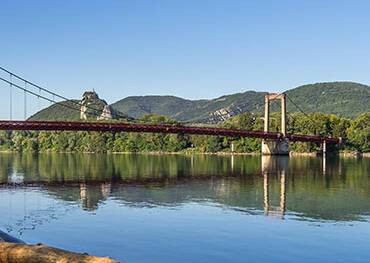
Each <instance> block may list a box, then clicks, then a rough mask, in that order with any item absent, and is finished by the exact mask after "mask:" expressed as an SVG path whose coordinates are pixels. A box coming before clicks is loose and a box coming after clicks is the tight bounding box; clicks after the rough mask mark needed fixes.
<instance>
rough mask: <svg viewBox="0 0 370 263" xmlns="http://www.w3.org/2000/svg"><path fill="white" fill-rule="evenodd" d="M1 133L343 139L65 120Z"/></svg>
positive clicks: (12, 125)
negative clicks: (127, 133) (113, 133)
mask: <svg viewBox="0 0 370 263" xmlns="http://www.w3.org/2000/svg"><path fill="white" fill-rule="evenodd" d="M0 130H29V131H100V132H147V133H174V134H197V135H217V136H226V137H250V138H260V139H271V140H282V139H285V138H286V139H288V140H289V141H300V142H316V143H322V142H324V141H325V142H326V143H336V144H337V143H340V141H341V140H340V139H338V138H331V137H321V136H310V135H295V134H287V135H286V136H285V137H284V136H283V135H282V134H281V133H276V132H263V131H246V130H238V129H224V128H212V127H194V126H193V127H192V126H182V125H164V124H160V125H152V124H137V123H118V122H77V121H76V122H74V121H73V122H66V121H0Z"/></svg>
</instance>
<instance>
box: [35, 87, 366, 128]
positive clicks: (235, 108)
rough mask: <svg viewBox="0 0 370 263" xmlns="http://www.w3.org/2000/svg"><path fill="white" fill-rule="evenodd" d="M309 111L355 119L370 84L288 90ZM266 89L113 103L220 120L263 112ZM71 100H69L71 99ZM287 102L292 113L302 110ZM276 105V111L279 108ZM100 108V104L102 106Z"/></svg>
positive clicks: (42, 115) (53, 110)
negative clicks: (199, 97) (198, 97)
mask: <svg viewBox="0 0 370 263" xmlns="http://www.w3.org/2000/svg"><path fill="white" fill-rule="evenodd" d="M286 93H287V95H288V96H289V98H291V99H292V101H293V102H294V103H295V104H297V105H298V106H299V107H300V108H301V109H303V110H304V111H305V112H307V113H312V112H321V113H326V114H336V115H338V116H343V117H348V118H354V117H356V116H358V115H359V114H361V113H364V112H370V87H369V86H366V85H362V84H358V83H353V82H326V83H317V84H309V85H304V86H300V87H297V88H295V89H292V90H288V91H286ZM264 95H265V92H255V91H246V92H244V93H236V94H231V95H225V96H222V97H219V98H216V99H210V100H186V99H182V98H179V97H175V96H136V97H127V98H124V99H122V100H119V101H117V102H115V103H113V104H112V105H111V107H112V109H113V110H115V111H119V112H122V113H124V114H127V115H128V116H131V117H134V118H141V117H142V116H144V115H145V114H158V115H164V116H167V117H170V118H173V119H175V120H177V121H180V122H194V123H220V122H222V121H225V120H227V119H229V118H231V117H233V116H235V115H238V114H240V113H243V112H251V113H262V112H263V103H264V100H263V98H264ZM68 103H69V102H68ZM294 103H292V102H291V101H289V100H288V102H287V109H288V111H289V112H298V111H299V109H298V108H297V107H296V106H295V105H294ZM276 105H277V104H274V105H273V110H274V109H277V106H276ZM100 108H101V107H100ZM31 119H33V120H61V119H72V120H75V119H78V113H76V112H73V111H71V110H69V109H66V108H65V107H60V105H52V106H50V107H48V108H46V109H44V110H42V111H40V112H38V113H36V114H35V115H33V116H32V117H31Z"/></svg>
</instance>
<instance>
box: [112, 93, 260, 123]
mask: <svg viewBox="0 0 370 263" xmlns="http://www.w3.org/2000/svg"><path fill="white" fill-rule="evenodd" d="M264 94H265V93H263V92H255V91H247V92H244V93H237V94H232V95H227V96H222V97H219V98H216V99H212V100H193V101H192V100H186V99H182V98H179V97H174V96H140V97H127V98H125V99H122V100H120V101H117V102H116V103H113V104H112V105H111V106H112V108H113V109H115V110H118V111H120V112H123V113H126V114H128V115H130V116H132V117H134V118H139V117H141V116H143V115H144V114H153V113H154V114H160V115H165V116H169V117H171V118H174V119H176V120H178V121H183V122H219V121H222V120H226V119H228V118H230V117H231V116H234V115H236V114H239V113H242V112H246V111H249V112H259V111H261V107H262V106H263V96H264Z"/></svg>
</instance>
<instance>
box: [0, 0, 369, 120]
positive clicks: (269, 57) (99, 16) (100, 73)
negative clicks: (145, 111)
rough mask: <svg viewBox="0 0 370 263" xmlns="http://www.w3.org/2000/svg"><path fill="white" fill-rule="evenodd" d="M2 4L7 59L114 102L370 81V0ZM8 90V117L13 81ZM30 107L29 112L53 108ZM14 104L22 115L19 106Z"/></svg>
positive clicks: (3, 111) (61, 89) (39, 78)
mask: <svg viewBox="0 0 370 263" xmlns="http://www.w3.org/2000/svg"><path fill="white" fill-rule="evenodd" d="M0 10H1V15H0V22H1V23H0V32H1V36H0V38H1V41H0V57H1V60H0V65H1V66H3V67H6V68H8V69H10V70H13V71H14V72H16V73H19V74H20V75H22V76H24V77H26V78H28V79H30V80H32V81H34V82H35V83H38V84H40V85H43V86H45V87H47V88H50V89H52V90H54V91H56V92H58V93H62V94H64V95H65V96H67V97H74V98H79V97H80V96H81V94H82V93H83V91H84V90H91V89H95V90H96V91H97V92H98V93H99V95H100V96H101V97H102V98H104V99H106V100H107V101H108V102H109V103H112V102H115V101H116V100H118V99H121V98H123V97H126V96H131V95H150V94H156V95H176V96H181V97H184V98H190V99H201V98H214V97H218V96H221V95H224V94H229V93H235V92H241V91H246V90H258V91H282V90H287V89H290V88H293V87H296V86H299V85H302V84H306V83H314V82H322V81H334V80H350V81H356V82H361V83H364V84H370V74H369V73H370V71H369V68H370V44H369V43H370V33H369V28H370V16H369V15H368V11H369V10H370V1H340V0H337V1H330V0H327V1H315V0H309V1H303V0H302V1H261V0H259V1H257V0H256V1H247V0H244V1H237V0H228V1H227V0H225V1H223V0H209V1H206V0H196V1H195V0H194V1H193V0H182V1H180V0H167V1H161V0H151V1H149V0H148V1H144V0H132V1H124V0H122V1H110V0H105V1H94V0H88V1H87V0H86V1H82V0H81V1H76V0H63V1H52V0H44V1H40V0H32V1H17V0H2V1H0ZM0 88H1V90H2V91H3V92H2V96H1V97H0V103H1V104H2V105H3V106H2V107H1V108H0V117H1V118H5V117H7V116H8V115H9V106H8V104H9V102H8V88H7V87H6V86H5V85H4V84H2V83H0ZM21 99H22V96H21V94H14V100H16V101H17V102H20V101H21ZM29 105H32V106H28V107H29V109H28V113H31V112H33V111H35V110H36V109H37V107H43V106H45V104H42V103H39V102H37V99H31V98H29ZM36 105H37V106H36ZM14 112H15V113H14V115H15V116H16V117H18V118H20V117H21V116H23V114H22V112H23V110H22V109H21V107H20V106H18V107H16V109H14Z"/></svg>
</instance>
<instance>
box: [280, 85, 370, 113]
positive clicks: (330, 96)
mask: <svg viewBox="0 0 370 263" xmlns="http://www.w3.org/2000/svg"><path fill="white" fill-rule="evenodd" d="M286 93H287V95H288V96H289V97H290V98H292V99H293V100H294V102H295V103H296V104H297V105H299V106H300V107H301V108H302V109H303V110H304V111H305V112H322V113H332V114H336V115H339V116H343V117H350V118H353V117H356V116H357V115H359V114H360V113H363V112H370V87H369V86H366V85H363V84H359V83H354V82H325V83H317V84H310V85H304V86H300V87H298V88H295V89H292V90H289V91H287V92H286ZM287 107H288V108H287V110H288V111H297V108H296V107H295V106H294V105H292V103H290V102H288V104H287Z"/></svg>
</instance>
